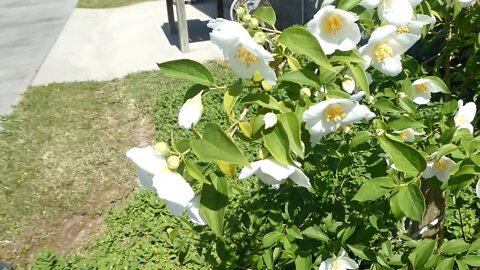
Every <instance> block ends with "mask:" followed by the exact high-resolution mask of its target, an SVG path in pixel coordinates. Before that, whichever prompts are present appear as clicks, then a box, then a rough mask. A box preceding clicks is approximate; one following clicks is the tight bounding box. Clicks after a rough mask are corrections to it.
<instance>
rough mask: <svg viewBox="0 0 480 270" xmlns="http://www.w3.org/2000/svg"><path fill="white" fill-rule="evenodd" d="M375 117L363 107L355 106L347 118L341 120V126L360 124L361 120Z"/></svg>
mask: <svg viewBox="0 0 480 270" xmlns="http://www.w3.org/2000/svg"><path fill="white" fill-rule="evenodd" d="M374 117H375V113H373V112H372V111H370V109H369V108H368V107H367V106H365V105H359V104H356V105H355V107H353V109H352V110H351V111H350V113H348V114H347V116H346V117H345V118H344V119H343V120H342V124H351V123H356V122H360V121H362V120H363V119H365V120H371V119H373V118H374Z"/></svg>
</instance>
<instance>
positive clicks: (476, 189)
mask: <svg viewBox="0 0 480 270" xmlns="http://www.w3.org/2000/svg"><path fill="white" fill-rule="evenodd" d="M475 192H476V193H477V197H478V198H480V180H478V182H477V186H476V188H475Z"/></svg>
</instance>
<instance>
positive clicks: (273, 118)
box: [263, 112, 277, 129]
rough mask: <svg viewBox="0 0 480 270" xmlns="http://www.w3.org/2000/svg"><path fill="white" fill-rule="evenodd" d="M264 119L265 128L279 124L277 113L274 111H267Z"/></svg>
mask: <svg viewBox="0 0 480 270" xmlns="http://www.w3.org/2000/svg"><path fill="white" fill-rule="evenodd" d="M263 121H264V122H265V129H267V128H271V127H273V126H275V124H277V115H275V114H274V113H272V112H269V113H266V114H265V116H264V117H263Z"/></svg>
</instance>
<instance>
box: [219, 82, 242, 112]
mask: <svg viewBox="0 0 480 270" xmlns="http://www.w3.org/2000/svg"><path fill="white" fill-rule="evenodd" d="M242 90H243V84H242V81H241V80H238V81H237V82H236V83H234V84H232V85H230V86H229V87H228V90H227V91H225V94H224V96H223V109H224V110H225V113H226V114H227V116H228V118H229V119H231V118H233V115H232V112H233V108H234V106H235V103H236V102H237V100H238V98H239V97H240V94H241V93H242Z"/></svg>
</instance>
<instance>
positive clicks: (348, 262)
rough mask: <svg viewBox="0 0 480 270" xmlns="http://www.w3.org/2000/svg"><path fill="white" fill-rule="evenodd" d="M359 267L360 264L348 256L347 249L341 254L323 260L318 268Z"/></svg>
mask: <svg viewBox="0 0 480 270" xmlns="http://www.w3.org/2000/svg"><path fill="white" fill-rule="evenodd" d="M357 268H358V264H357V263H356V262H355V261H354V260H352V259H350V258H349V257H348V256H346V253H345V251H342V253H341V254H340V256H338V257H335V258H330V259H326V260H325V261H323V262H322V263H321V264H320V267H318V270H346V269H357Z"/></svg>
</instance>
